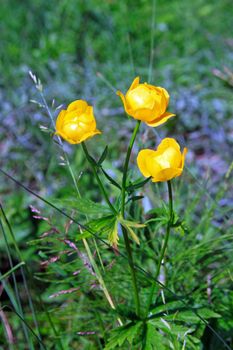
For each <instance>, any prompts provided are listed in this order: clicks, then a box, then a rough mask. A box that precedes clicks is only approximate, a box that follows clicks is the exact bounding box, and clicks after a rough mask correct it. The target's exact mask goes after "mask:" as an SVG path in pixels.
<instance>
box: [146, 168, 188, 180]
mask: <svg viewBox="0 0 233 350" xmlns="http://www.w3.org/2000/svg"><path fill="white" fill-rule="evenodd" d="M181 173H182V169H173V168H169V169H163V170H161V171H160V172H158V173H157V174H155V175H154V176H153V177H152V182H163V181H168V180H171V179H173V178H174V177H177V176H180V175H181Z"/></svg>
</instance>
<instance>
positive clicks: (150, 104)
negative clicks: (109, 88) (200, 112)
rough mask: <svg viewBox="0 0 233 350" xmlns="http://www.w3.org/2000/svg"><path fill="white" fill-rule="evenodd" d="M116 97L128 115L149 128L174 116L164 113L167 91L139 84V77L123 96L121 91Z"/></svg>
mask: <svg viewBox="0 0 233 350" xmlns="http://www.w3.org/2000/svg"><path fill="white" fill-rule="evenodd" d="M117 95H119V96H120V98H121V100H122V102H123V104H124V108H125V111H126V113H127V114H128V115H130V116H131V117H133V118H135V119H138V120H141V121H143V122H145V123H146V124H147V125H149V126H153V127H155V126H158V125H160V124H163V123H165V122H166V121H167V120H168V119H169V118H171V117H173V116H174V115H175V114H172V113H170V112H166V109H167V106H168V103H169V94H168V92H167V90H165V89H164V88H161V87H157V86H154V85H150V84H147V83H144V84H139V77H137V78H135V79H134V81H133V83H132V85H131V86H130V88H129V90H128V91H127V93H126V95H125V96H124V95H123V94H122V92H121V91H117Z"/></svg>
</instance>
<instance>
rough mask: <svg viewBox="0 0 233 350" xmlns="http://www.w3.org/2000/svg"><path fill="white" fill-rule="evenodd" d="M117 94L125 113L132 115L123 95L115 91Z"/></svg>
mask: <svg viewBox="0 0 233 350" xmlns="http://www.w3.org/2000/svg"><path fill="white" fill-rule="evenodd" d="M117 95H118V96H120V98H121V100H122V102H123V105H124V109H125V111H126V113H127V114H129V115H130V116H132V110H131V109H130V108H129V107H128V105H127V103H126V99H125V96H124V95H123V94H122V92H121V91H117Z"/></svg>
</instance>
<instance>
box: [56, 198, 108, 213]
mask: <svg viewBox="0 0 233 350" xmlns="http://www.w3.org/2000/svg"><path fill="white" fill-rule="evenodd" d="M59 202H60V203H61V204H62V206H63V207H65V208H67V207H68V208H70V209H72V210H77V212H78V213H81V214H86V215H100V214H102V215H104V214H110V213H111V211H110V209H109V208H108V207H107V206H104V205H102V204H100V203H95V202H93V201H91V200H90V199H84V198H67V199H63V200H60V201H59Z"/></svg>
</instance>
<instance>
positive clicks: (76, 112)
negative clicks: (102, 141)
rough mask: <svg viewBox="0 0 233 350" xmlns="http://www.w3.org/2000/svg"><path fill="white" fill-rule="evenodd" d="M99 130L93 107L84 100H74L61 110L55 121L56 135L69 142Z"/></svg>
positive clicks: (81, 138)
mask: <svg viewBox="0 0 233 350" xmlns="http://www.w3.org/2000/svg"><path fill="white" fill-rule="evenodd" d="M96 134H101V132H100V131H99V130H98V129H96V121H95V117H94V114H93V107H92V106H89V105H88V104H87V102H86V101H83V100H76V101H74V102H72V103H70V104H69V106H68V108H67V109H66V110H62V111H61V112H60V113H59V115H58V117H57V121H56V135H59V136H61V137H62V138H63V139H64V140H66V141H67V142H69V143H72V144H76V143H81V142H83V141H85V140H86V139H88V138H90V137H92V136H94V135H96Z"/></svg>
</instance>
